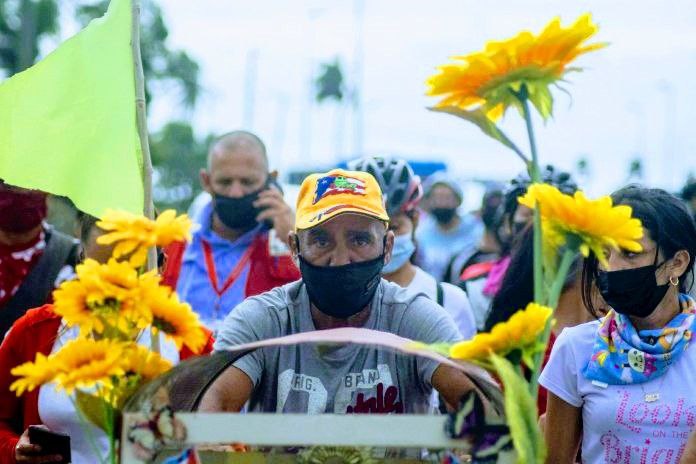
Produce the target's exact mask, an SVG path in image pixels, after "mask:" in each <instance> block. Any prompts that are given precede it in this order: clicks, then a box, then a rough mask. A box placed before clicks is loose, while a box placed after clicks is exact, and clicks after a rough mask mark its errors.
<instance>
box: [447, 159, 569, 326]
mask: <svg viewBox="0 0 696 464" xmlns="http://www.w3.org/2000/svg"><path fill="white" fill-rule="evenodd" d="M542 181H543V182H546V183H549V184H551V185H554V186H556V187H557V188H558V189H559V190H561V191H562V192H563V193H567V194H573V193H574V192H575V191H576V190H577V185H576V184H575V182H574V181H573V179H572V177H571V176H570V174H568V173H567V172H562V171H556V170H555V169H554V167H553V166H546V168H545V169H544V172H543V173H542ZM530 183H531V179H530V178H529V175H528V174H527V173H522V174H520V175H519V176H517V177H516V178H514V179H513V180H512V181H510V185H509V186H508V188H507V189H506V191H505V193H504V194H503V197H502V201H501V203H500V204H499V206H498V211H497V213H496V214H495V215H492V214H491V211H489V210H487V209H486V207H485V206H484V210H483V212H484V213H485V216H486V218H485V221H486V222H488V223H489V224H490V226H489V227H490V229H491V230H490V231H489V233H490V237H489V238H490V241H489V242H488V243H487V245H488V249H489V250H490V249H492V248H493V246H494V245H497V246H498V249H499V252H498V253H497V254H496V253H487V254H485V255H484V253H481V254H479V255H476V254H475V253H474V254H472V258H474V259H471V260H470V262H467V263H464V268H463V269H462V271H461V275H460V283H459V286H460V287H461V288H463V289H464V290H465V291H466V293H467V295H468V297H469V301H470V302H471V308H472V311H473V313H474V317H475V318H476V326H477V328H478V330H479V331H482V330H484V329H485V327H486V320H487V319H488V318H489V314H490V312H491V308H492V305H491V302H492V300H493V298H494V297H495V296H496V295H497V293H498V292H499V291H500V290H501V288H502V287H503V286H505V278H506V272H507V270H508V267H509V266H510V261H511V254H512V252H513V248H514V247H515V246H516V245H515V244H516V241H517V240H518V238H519V237H520V236H521V233H522V232H523V231H524V230H525V229H526V228H527V227H528V226H529V224H531V221H532V218H533V213H532V210H531V209H529V208H527V207H526V206H524V205H520V204H519V203H518V202H517V198H518V197H520V196H521V195H524V193H525V192H526V191H527V188H528V187H529V185H530ZM484 242H485V239H484ZM483 244H484V243H482V245H483ZM481 248H483V247H481ZM522 250H524V248H522ZM482 251H483V250H482ZM529 256H530V257H531V256H532V255H531V254H530V255H529ZM530 265H531V262H530ZM530 278H531V274H530ZM509 279H510V280H512V282H511V283H510V284H511V285H513V286H514V284H515V282H516V281H517V280H520V279H522V280H524V279H525V277H524V276H521V275H517V274H515V275H510V276H509ZM522 280H520V281H522ZM524 282H525V286H523V288H527V287H526V284H527V283H528V284H529V289H528V290H529V292H530V294H531V291H532V284H531V280H530V281H529V282H527V281H526V280H525V281H524ZM506 289H507V287H506ZM512 291H517V290H512ZM503 301H505V300H503ZM529 301H531V299H530V300H529ZM516 309H520V308H516Z"/></svg>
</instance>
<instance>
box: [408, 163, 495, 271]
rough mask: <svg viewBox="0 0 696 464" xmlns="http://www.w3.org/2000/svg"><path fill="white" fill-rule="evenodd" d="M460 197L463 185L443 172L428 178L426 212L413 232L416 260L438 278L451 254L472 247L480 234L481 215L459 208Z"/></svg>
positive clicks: (423, 205) (471, 248)
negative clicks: (416, 246) (414, 235)
mask: <svg viewBox="0 0 696 464" xmlns="http://www.w3.org/2000/svg"><path fill="white" fill-rule="evenodd" d="M463 200H464V194H463V192H462V189H461V188H460V187H459V185H458V184H457V183H456V182H455V181H454V180H453V179H452V178H450V177H448V175H447V174H446V173H445V172H437V173H435V174H433V175H432V176H430V177H429V178H428V180H427V183H426V185H425V197H424V199H423V204H422V207H423V209H424V210H425V211H426V212H427V213H428V215H427V217H426V218H424V220H423V224H422V225H421V227H420V228H419V229H418V231H417V233H416V239H417V241H418V255H417V256H418V257H417V263H418V264H419V265H420V266H421V267H422V268H423V270H425V271H426V272H427V273H429V274H430V275H432V276H433V277H435V279H437V280H438V282H440V281H442V280H444V277H445V271H446V269H447V265H448V264H449V262H450V260H451V259H452V256H454V255H455V254H457V253H462V252H465V251H466V250H473V249H475V248H476V244H477V243H478V242H479V241H480V240H481V237H482V236H483V230H484V228H483V223H482V222H481V219H480V218H478V217H477V216H475V215H473V214H461V213H460V212H459V206H460V205H461V204H462V201H463Z"/></svg>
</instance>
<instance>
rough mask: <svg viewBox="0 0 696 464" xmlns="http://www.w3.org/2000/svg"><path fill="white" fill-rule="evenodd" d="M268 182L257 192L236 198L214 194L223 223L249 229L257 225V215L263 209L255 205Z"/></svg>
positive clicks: (216, 206) (215, 206) (215, 204)
mask: <svg viewBox="0 0 696 464" xmlns="http://www.w3.org/2000/svg"><path fill="white" fill-rule="evenodd" d="M268 185H269V184H268V182H266V183H265V184H264V186H263V187H261V188H260V189H258V190H256V191H255V192H251V193H248V194H246V195H244V196H243V197H239V198H234V197H228V196H225V195H220V194H218V193H215V194H214V195H213V207H214V209H215V213H216V214H217V216H218V218H220V221H222V223H223V224H224V225H225V226H227V227H229V228H230V229H242V230H248V229H252V228H254V227H256V225H257V224H258V222H257V221H256V216H258V215H259V213H260V212H261V211H262V210H261V209H259V208H257V207H255V206H254V202H255V201H256V200H258V199H259V194H260V193H261V192H263V191H264V190H266V189H267V188H268Z"/></svg>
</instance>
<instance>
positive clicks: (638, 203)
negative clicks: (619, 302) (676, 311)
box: [582, 185, 696, 317]
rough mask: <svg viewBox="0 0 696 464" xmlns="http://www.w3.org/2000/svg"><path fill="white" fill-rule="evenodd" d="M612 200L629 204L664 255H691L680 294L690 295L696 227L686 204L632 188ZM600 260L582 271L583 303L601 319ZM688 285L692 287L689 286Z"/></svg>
mask: <svg viewBox="0 0 696 464" xmlns="http://www.w3.org/2000/svg"><path fill="white" fill-rule="evenodd" d="M611 198H612V200H613V202H614V204H615V205H627V206H630V207H631V208H632V209H633V217H635V218H638V219H640V220H641V222H642V223H643V227H644V228H645V230H647V231H648V233H649V234H650V238H652V239H653V240H654V241H655V243H656V244H657V248H658V250H659V251H661V252H662V256H664V258H665V259H670V258H672V257H673V256H674V254H675V253H676V252H677V251H679V250H686V251H687V252H688V253H689V265H688V266H687V268H686V273H685V276H686V277H688V278H682V279H680V283H679V291H680V292H682V293H687V292H689V291H690V290H691V287H692V286H693V274H694V259H695V258H696V224H695V223H694V219H693V218H692V217H691V215H690V214H689V212H688V211H687V209H686V206H685V205H684V203H682V202H681V200H679V199H678V198H677V197H675V196H674V195H672V194H670V193H668V192H666V191H664V190H662V189H651V188H645V187H641V186H638V185H629V186H627V187H624V188H622V189H621V190H618V191H616V192H614V193H613V194H612V195H611ZM597 265H598V261H597V257H596V256H594V254H591V255H590V256H589V257H588V258H587V259H586V260H585V264H584V266H583V269H582V301H583V303H584V304H585V307H586V308H587V309H588V311H589V312H590V314H592V315H593V316H595V317H600V316H601V314H602V311H601V309H604V308H597V307H596V305H595V302H596V298H595V295H596V294H595V285H594V283H595V279H596V278H597V269H598V266H597ZM687 282H689V284H688V285H687Z"/></svg>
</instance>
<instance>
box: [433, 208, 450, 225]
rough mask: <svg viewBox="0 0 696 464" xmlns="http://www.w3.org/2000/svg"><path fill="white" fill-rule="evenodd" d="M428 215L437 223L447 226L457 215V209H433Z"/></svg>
mask: <svg viewBox="0 0 696 464" xmlns="http://www.w3.org/2000/svg"><path fill="white" fill-rule="evenodd" d="M430 213H431V214H432V215H433V216H435V220H436V221H437V222H438V223H440V224H448V223H449V222H450V221H451V220H452V218H454V216H455V215H456V214H457V208H433V209H431V210H430Z"/></svg>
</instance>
